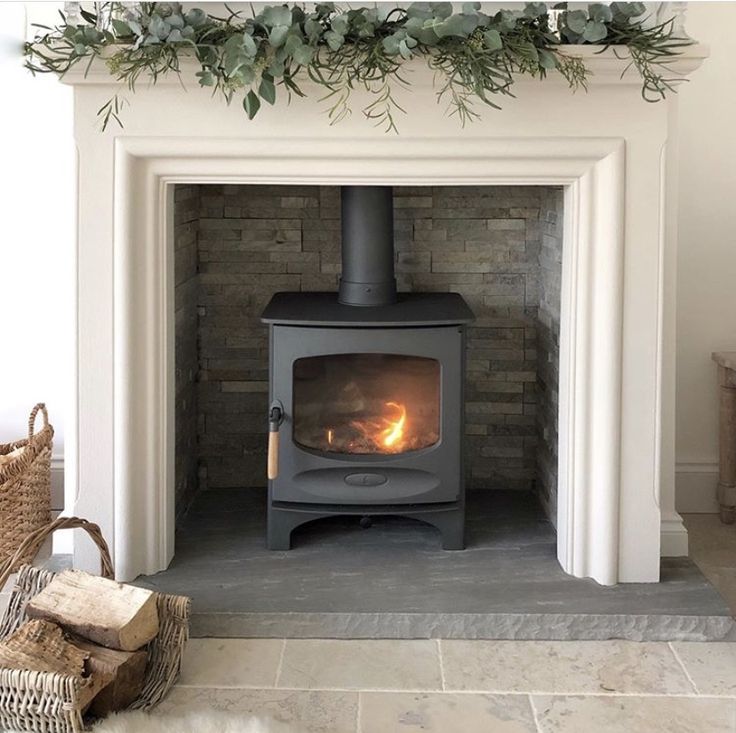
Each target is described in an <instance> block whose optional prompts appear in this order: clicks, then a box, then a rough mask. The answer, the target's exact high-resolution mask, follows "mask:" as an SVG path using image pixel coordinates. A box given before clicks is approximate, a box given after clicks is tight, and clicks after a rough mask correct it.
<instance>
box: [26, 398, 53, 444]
mask: <svg viewBox="0 0 736 733" xmlns="http://www.w3.org/2000/svg"><path fill="white" fill-rule="evenodd" d="M39 410H40V411H41V413H42V414H43V426H44V427H45V428H47V427H48V426H49V413H48V412H46V405H45V404H44V403H43V402H39V403H38V404H37V405H36V406H35V407H34V408H33V409H32V410H31V415H30V417H29V418H28V440H30V439H31V438H32V437H33V433H34V431H35V426H36V415H38V412H39Z"/></svg>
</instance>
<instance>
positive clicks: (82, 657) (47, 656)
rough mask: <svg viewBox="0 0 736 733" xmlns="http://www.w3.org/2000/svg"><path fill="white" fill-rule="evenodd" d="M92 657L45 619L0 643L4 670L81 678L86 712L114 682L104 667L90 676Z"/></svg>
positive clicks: (33, 622) (1, 663)
mask: <svg viewBox="0 0 736 733" xmlns="http://www.w3.org/2000/svg"><path fill="white" fill-rule="evenodd" d="M88 657H89V652H87V651H85V650H84V649H81V648H79V647H77V646H76V645H74V644H72V643H71V642H70V641H69V640H68V639H67V638H66V636H65V634H64V631H63V630H62V629H61V628H59V627H58V626H57V625H56V624H52V623H50V622H49V621H43V620H41V619H37V620H34V621H27V622H26V623H24V624H23V625H22V626H21V627H20V628H19V629H18V630H17V631H15V632H14V633H13V634H11V635H10V636H8V637H7V638H5V639H3V641H1V642H0V667H3V668H5V669H18V670H28V671H32V672H56V673H57V674H63V675H68V676H71V677H78V678H79V704H80V706H81V708H82V710H85V709H86V708H87V707H88V706H89V704H90V703H91V702H92V699H93V698H94V697H95V696H96V695H97V694H98V693H99V692H100V691H101V690H102V689H103V688H105V687H107V686H108V685H109V684H110V682H111V681H112V675H111V674H110V673H109V672H107V671H105V670H104V669H102V668H99V669H98V671H96V672H94V673H92V674H89V673H88V670H87V665H86V663H87V660H88Z"/></svg>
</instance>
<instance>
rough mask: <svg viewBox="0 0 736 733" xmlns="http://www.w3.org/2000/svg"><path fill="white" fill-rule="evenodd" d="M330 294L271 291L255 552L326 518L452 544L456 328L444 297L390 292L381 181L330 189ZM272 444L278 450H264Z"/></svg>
mask: <svg viewBox="0 0 736 733" xmlns="http://www.w3.org/2000/svg"><path fill="white" fill-rule="evenodd" d="M341 201H342V253H343V256H342V261H343V272H342V277H341V279H340V290H339V293H325V292H322V293H302V292H292V293H289V292H285V293H277V294H276V295H275V296H274V297H273V299H272V300H271V301H270V303H269V304H268V306H267V307H266V309H265V310H264V312H263V316H262V320H263V322H264V323H267V324H268V325H269V342H270V350H269V351H270V392H269V394H270V410H269V424H270V442H269V498H268V546H269V548H271V549H274V550H287V549H289V548H290V546H291V532H292V530H293V529H294V528H295V527H297V526H299V525H300V524H303V523H305V522H309V521H312V520H314V519H318V518H322V517H328V516H334V515H362V516H363V517H364V518H366V519H367V518H369V517H370V516H371V515H377V514H380V515H386V514H389V515H392V514H396V515H402V516H409V517H413V518H415V519H420V520H423V521H425V522H427V523H429V524H432V525H434V526H435V527H437V528H438V529H439V530H440V533H441V535H442V546H443V547H444V548H445V549H447V550H459V549H463V547H464V539H463V536H464V505H465V496H464V472H463V451H462V435H463V427H464V426H463V379H464V362H465V325H466V324H468V323H470V322H471V321H472V320H473V313H472V311H471V310H470V308H469V307H468V305H467V304H466V303H465V301H464V300H463V298H462V297H461V296H460V295H458V294H456V293H403V294H397V292H396V281H395V278H394V233H393V194H392V189H391V187H389V186H362V187H356V186H346V187H343V189H342V196H341ZM277 446H278V448H277Z"/></svg>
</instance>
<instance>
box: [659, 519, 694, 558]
mask: <svg viewBox="0 0 736 733" xmlns="http://www.w3.org/2000/svg"><path fill="white" fill-rule="evenodd" d="M659 536H660V549H659V554H660V556H661V557H687V555H688V536H687V529H686V528H685V525H684V524H683V523H682V519H680V517H679V516H678V515H676V514H675V515H674V516H672V517H663V518H662V523H661V525H660V535H659Z"/></svg>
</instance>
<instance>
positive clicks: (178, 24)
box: [166, 14, 186, 30]
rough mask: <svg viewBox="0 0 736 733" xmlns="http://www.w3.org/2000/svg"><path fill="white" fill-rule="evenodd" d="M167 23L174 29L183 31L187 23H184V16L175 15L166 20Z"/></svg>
mask: <svg viewBox="0 0 736 733" xmlns="http://www.w3.org/2000/svg"><path fill="white" fill-rule="evenodd" d="M166 22H167V23H168V24H169V25H170V26H171V27H172V28H178V29H179V30H181V29H182V28H183V27H184V26H185V25H186V23H185V22H184V16H182V15H179V14H175V15H170V16H169V17H168V18H166Z"/></svg>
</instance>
